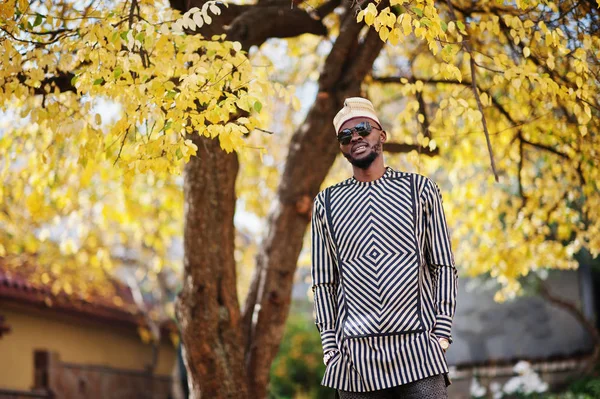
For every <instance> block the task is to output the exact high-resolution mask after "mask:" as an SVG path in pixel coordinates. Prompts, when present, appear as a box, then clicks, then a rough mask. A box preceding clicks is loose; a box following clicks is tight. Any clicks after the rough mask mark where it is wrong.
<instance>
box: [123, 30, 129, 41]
mask: <svg viewBox="0 0 600 399" xmlns="http://www.w3.org/2000/svg"><path fill="white" fill-rule="evenodd" d="M127 33H129V31H125V32H121V39H123V40H127Z"/></svg>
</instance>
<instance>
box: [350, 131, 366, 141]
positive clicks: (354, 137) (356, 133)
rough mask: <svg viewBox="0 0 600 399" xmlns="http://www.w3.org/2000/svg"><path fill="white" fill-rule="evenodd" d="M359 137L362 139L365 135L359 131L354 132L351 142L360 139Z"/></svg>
mask: <svg viewBox="0 0 600 399" xmlns="http://www.w3.org/2000/svg"><path fill="white" fill-rule="evenodd" d="M359 139H360V140H362V139H363V137H362V136H361V135H360V134H358V132H352V138H351V139H350V142H351V143H354V142H356V141H358V140H359Z"/></svg>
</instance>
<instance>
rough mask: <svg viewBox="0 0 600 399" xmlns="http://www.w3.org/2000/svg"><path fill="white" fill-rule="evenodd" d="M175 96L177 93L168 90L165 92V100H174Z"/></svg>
mask: <svg viewBox="0 0 600 399" xmlns="http://www.w3.org/2000/svg"><path fill="white" fill-rule="evenodd" d="M176 95H177V92H176V91H175V90H169V91H168V92H167V98H175V96H176Z"/></svg>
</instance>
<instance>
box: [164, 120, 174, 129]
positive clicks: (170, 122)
mask: <svg viewBox="0 0 600 399" xmlns="http://www.w3.org/2000/svg"><path fill="white" fill-rule="evenodd" d="M172 124H173V121H168V122H167V123H165V127H163V130H164V131H167V130H169V128H170V127H171V125H172Z"/></svg>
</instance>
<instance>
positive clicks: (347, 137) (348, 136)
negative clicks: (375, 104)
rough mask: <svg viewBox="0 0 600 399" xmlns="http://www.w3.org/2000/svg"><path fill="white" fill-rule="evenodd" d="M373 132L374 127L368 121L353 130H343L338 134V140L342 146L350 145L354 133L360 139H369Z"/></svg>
mask: <svg viewBox="0 0 600 399" xmlns="http://www.w3.org/2000/svg"><path fill="white" fill-rule="evenodd" d="M372 130H373V126H371V124H370V123H369V122H368V121H364V122H360V123H359V124H358V125H356V126H354V127H352V128H346V129H343V130H342V131H340V132H339V133H338V136H337V139H338V141H339V142H340V144H342V145H347V144H350V141H352V134H353V133H354V132H356V133H358V135H359V136H360V137H367V136H368V135H369V134H371V131H372Z"/></svg>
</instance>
